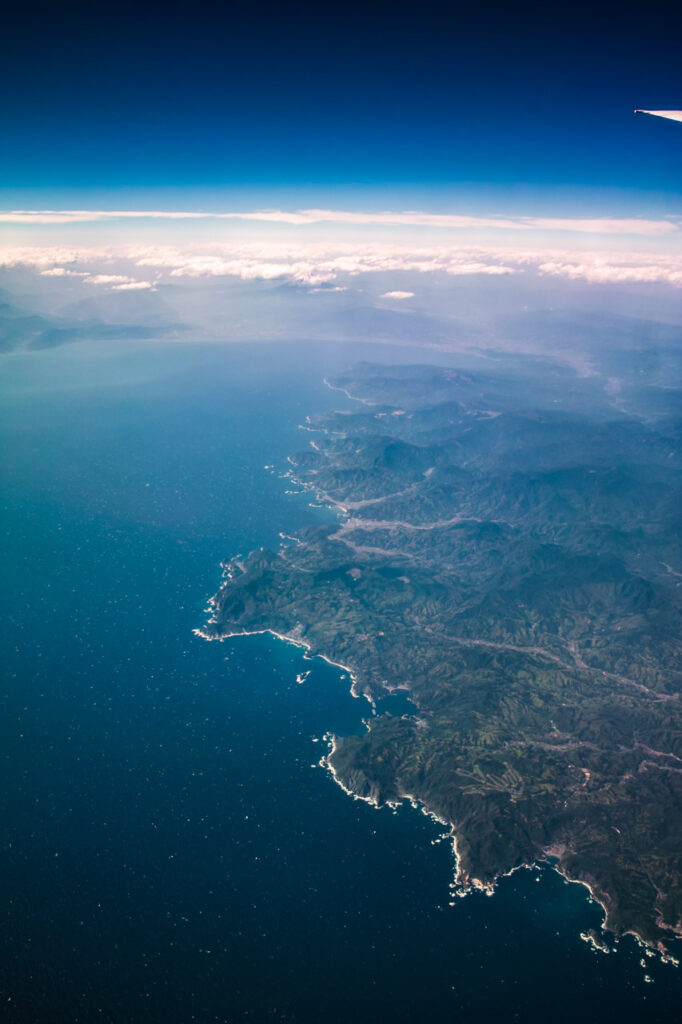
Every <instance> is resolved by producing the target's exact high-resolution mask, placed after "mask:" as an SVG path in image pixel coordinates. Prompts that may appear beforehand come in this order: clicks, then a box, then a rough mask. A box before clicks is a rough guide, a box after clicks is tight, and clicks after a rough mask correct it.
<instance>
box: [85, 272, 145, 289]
mask: <svg viewBox="0 0 682 1024" xmlns="http://www.w3.org/2000/svg"><path fill="white" fill-rule="evenodd" d="M85 281H86V284H113V285H119V286H120V285H124V284H127V285H130V284H135V279H134V278H132V277H126V276H125V274H91V275H90V276H89V277H86V278H85Z"/></svg>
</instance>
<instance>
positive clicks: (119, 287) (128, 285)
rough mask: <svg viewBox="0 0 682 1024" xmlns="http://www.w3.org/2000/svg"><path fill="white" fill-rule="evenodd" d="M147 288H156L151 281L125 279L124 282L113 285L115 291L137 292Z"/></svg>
mask: <svg viewBox="0 0 682 1024" xmlns="http://www.w3.org/2000/svg"><path fill="white" fill-rule="evenodd" d="M145 289H151V290H152V291H155V290H156V289H155V288H154V285H153V284H152V282H151V281H125V282H124V283H123V284H115V285H113V291H115V292H137V291H144V290H145Z"/></svg>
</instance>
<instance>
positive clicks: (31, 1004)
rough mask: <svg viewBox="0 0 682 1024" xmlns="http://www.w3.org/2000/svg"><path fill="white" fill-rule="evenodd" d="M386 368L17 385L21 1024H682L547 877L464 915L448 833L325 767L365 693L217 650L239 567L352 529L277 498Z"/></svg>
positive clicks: (128, 375)
mask: <svg viewBox="0 0 682 1024" xmlns="http://www.w3.org/2000/svg"><path fill="white" fill-rule="evenodd" d="M398 354H399V355H400V357H401V358H403V359H406V358H410V356H411V357H412V358H413V359H414V358H417V359H421V360H422V361H423V355H419V354H416V355H415V353H410V352H409V351H407V350H405V349H403V350H401V351H400V353H398ZM377 355H379V357H382V356H383V358H384V359H387V360H390V359H391V358H395V356H396V353H394V352H391V350H389V349H386V348H384V349H381V350H380V351H379V352H377V351H376V350H373V351H369V350H368V349H366V348H362V349H361V348H360V347H359V346H356V347H353V346H350V347H341V346H338V347H336V346H329V345H328V346H325V347H315V346H312V345H308V346H302V345H294V344H292V345H282V344H280V345H277V346H271V345H264V344H258V345H253V346H228V345H214V346H208V345H207V346H187V345H168V344H163V345H161V344H159V345H154V344H151V345H150V344H145V345H139V346H138V345H133V344H125V345H121V344H116V345H103V344H101V345H97V346H87V345H74V346H64V347H63V348H60V349H55V350H51V351H44V352H35V353H30V354H15V355H7V356H4V357H2V361H1V363H0V389H1V394H2V407H1V421H0V429H1V431H2V444H3V456H2V490H3V497H2V522H1V525H0V535H1V537H2V568H3V577H4V588H3V595H2V615H1V618H0V625H1V629H2V633H3V636H2V640H3V650H4V655H3V666H4V667H3V679H2V714H1V719H0V729H1V731H2V744H1V747H0V750H1V755H2V794H3V809H2V818H1V828H2V855H1V862H0V890H1V906H2V922H1V927H0V1007H1V1009H0V1019H2V1020H3V1021H4V1020H7V1021H18V1022H22V1024H23V1022H31V1024H62V1022H86V1024H90V1022H94V1021H103V1022H116V1024H119V1022H120V1024H123V1022H125V1024H131V1022H138V1021H140V1022H143V1021H144V1022H159V1024H185V1022H190V1021H200V1022H211V1021H228V1022H238V1021H264V1022H267V1021H291V1022H301V1024H321V1022H323V1021H324V1022H325V1024H336V1022H339V1024H340V1022H347V1021H349V1020H353V1021H355V1022H360V1024H363V1022H374V1021H392V1022H422V1021H426V1020H428V1021H435V1022H440V1021H453V1022H469V1021H472V1022H473V1021H480V1020H489V1021H521V1022H524V1024H534V1022H538V1024H540V1022H542V1024H546V1022H548V1021H552V1022H561V1021H567V1022H568V1021H576V1020H579V1021H581V1022H592V1021H595V1022H596V1021H600V1020H602V1019H603V1018H604V1017H605V1016H606V1015H607V1014H608V1015H612V1017H613V1018H614V1019H617V1020H620V1021H641V1020H647V1021H648V1022H650V1024H653V1022H658V1021H660V1022H664V1021H665V1022H667V1021H673V1020H676V1019H679V1018H678V1014H679V1009H680V994H681V978H680V974H681V972H680V971H677V970H675V969H674V968H672V967H670V966H668V965H662V964H659V963H658V962H657V961H654V960H647V961H646V967H645V968H643V967H642V966H641V965H640V960H641V959H642V950H641V949H639V948H638V946H637V945H636V943H635V942H634V941H633V940H631V939H627V938H626V939H624V940H622V941H621V943H620V947H619V951H618V953H617V954H610V955H604V954H601V953H595V952H593V951H592V950H591V949H590V948H589V947H588V946H587V944H586V943H585V942H584V941H582V940H581V939H580V932H581V931H585V930H586V929H588V928H590V927H595V926H597V925H598V923H599V921H600V920H601V911H600V909H599V907H598V906H596V905H595V904H593V903H591V902H590V901H589V899H588V894H587V892H586V890H585V889H583V888H582V887H580V886H577V885H569V884H566V883H565V882H564V881H563V880H562V879H561V878H559V877H558V876H557V875H556V874H555V873H553V872H552V871H551V870H549V869H544V870H541V871H540V870H523V871H520V872H517V873H516V874H515V875H513V876H512V877H510V878H507V879H503V880H502V882H501V883H500V885H499V889H498V891H497V893H496V894H495V896H494V897H492V898H488V897H486V896H483V895H474V896H470V897H468V898H466V899H463V900H459V899H458V900H456V901H455V906H452V907H451V906H449V901H450V898H449V889H448V886H449V883H450V881H451V879H452V872H453V863H452V853H451V849H450V846H449V844H448V843H446V842H441V841H439V840H440V836H441V835H442V829H441V828H439V827H438V826H437V825H436V824H435V823H433V822H432V821H430V820H429V819H427V818H426V817H425V816H424V815H421V814H419V813H418V812H416V811H414V810H412V809H411V808H409V807H405V808H404V809H401V810H399V811H398V812H395V813H394V812H392V811H390V810H388V809H384V810H381V811H377V810H375V809H373V808H371V807H369V806H368V805H367V804H365V803H363V802H360V801H353V800H351V799H349V798H348V797H347V796H346V795H345V793H343V792H342V790H341V789H340V788H339V787H337V786H336V785H335V784H334V782H333V780H332V779H331V777H330V776H329V774H328V773H326V772H325V771H324V769H322V768H320V767H319V766H318V761H319V758H320V756H321V755H322V754H323V753H324V752H325V749H326V747H325V745H324V743H323V741H322V737H323V735H324V734H325V733H326V732H327V731H328V730H333V731H336V732H339V733H344V732H345V733H349V732H353V731H357V730H360V729H361V728H362V719H363V717H366V716H367V715H368V714H369V713H370V709H369V706H368V704H367V703H366V702H365V701H363V700H357V699H354V698H352V697H351V696H350V694H349V690H348V687H349V681H348V679H347V678H345V677H344V674H343V672H342V671H341V670H339V669H337V668H334V667H332V666H330V665H328V664H326V663H325V662H323V661H322V660H320V659H317V660H314V661H308V662H306V661H304V660H303V656H302V652H301V650H300V649H297V648H295V647H293V646H291V645H287V644H284V643H282V642H279V641H277V640H275V639H272V638H270V637H267V636H257V637H250V638H240V639H235V640H233V641H228V642H224V643H206V642H205V641H203V640H201V639H199V638H197V637H195V636H194V635H193V634H192V629H193V628H194V627H196V626H200V625H201V624H202V623H203V622H204V620H205V617H206V616H205V612H204V609H205V605H206V599H207V597H208V596H209V595H210V594H211V593H213V592H214V591H215V590H216V589H217V586H218V583H219V580H220V566H219V563H220V561H221V560H222V559H225V558H229V557H231V556H234V555H236V554H238V553H246V552H247V551H248V550H250V549H253V548H256V547H261V546H269V547H275V548H276V547H277V545H278V544H279V533H280V531H284V532H285V533H287V532H292V531H295V530H296V529H297V528H298V527H300V526H301V525H303V524H306V523H311V522H316V521H317V522H319V521H322V518H323V517H325V516H326V517H329V516H330V515H331V514H332V513H330V512H329V511H328V510H319V509H314V508H311V507H310V506H309V504H308V501H309V498H308V497H307V496H305V495H301V494H287V493H285V492H286V488H287V482H286V481H283V480H282V478H281V476H280V474H281V473H282V472H283V471H285V469H286V456H287V454H289V453H290V452H291V451H293V450H296V449H297V448H299V447H302V446H304V445H305V444H306V443H307V439H308V436H307V435H306V434H305V433H304V432H302V431H300V430H299V429H298V424H300V423H302V422H303V420H304V418H305V415H306V414H307V413H312V412H316V411H320V410H322V409H325V408H329V407H332V406H334V407H339V406H340V405H343V403H344V402H345V401H346V400H345V399H344V397H343V396H342V395H340V394H339V393H338V392H331V391H330V390H329V389H327V388H325V386H324V385H323V383H322V380H323V377H324V376H325V374H327V373H330V372H333V370H335V369H338V368H341V367H343V366H346V365H348V364H349V363H351V362H352V361H353V360H354V359H356V358H359V357H364V358H367V357H370V358H377ZM266 466H274V467H275V468H274V470H272V469H265V468H264V467H266ZM308 669H310V670H311V671H310V675H309V676H308V678H307V679H306V680H305V682H304V683H302V684H299V683H297V682H296V676H297V674H299V673H301V672H304V671H307V670H308ZM645 974H646V975H648V976H649V977H650V978H651V981H650V982H647V981H645V980H644V979H645Z"/></svg>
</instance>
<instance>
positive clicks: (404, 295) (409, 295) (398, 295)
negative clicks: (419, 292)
mask: <svg viewBox="0 0 682 1024" xmlns="http://www.w3.org/2000/svg"><path fill="white" fill-rule="evenodd" d="M379 298H381V299H413V298H414V292H384V294H383V295H380V296H379Z"/></svg>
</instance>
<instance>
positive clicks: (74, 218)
mask: <svg viewBox="0 0 682 1024" xmlns="http://www.w3.org/2000/svg"><path fill="white" fill-rule="evenodd" d="M144 219H152V220H174V221H180V220H211V219H213V220H242V221H261V222H265V223H275V224H289V225H292V226H305V225H310V224H321V223H337V224H355V225H375V226H377V225H379V226H380V225H383V226H389V225H402V226H405V227H427V228H448V229H455V230H462V229H470V230H471V229H473V230H501V231H523V232H532V231H552V232H555V231H559V232H563V231H568V232H578V233H582V234H589V235H595V234H596V235H645V236H663V235H670V234H673V233H674V232H678V231H679V227H680V225H679V223H678V221H677V220H674V219H663V220H650V219H647V218H635V217H621V218H618V217H597V218H587V217H478V216H470V215H466V214H453V213H427V212H425V211H421V210H402V211H393V210H383V211H380V212H376V213H373V212H367V211H362V210H325V209H306V210H253V211H227V212H222V213H221V212H198V211H191V210H167V211H166V210H5V211H0V223H6V224H33V225H36V224H82V223H87V222H93V221H116V220H144Z"/></svg>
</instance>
